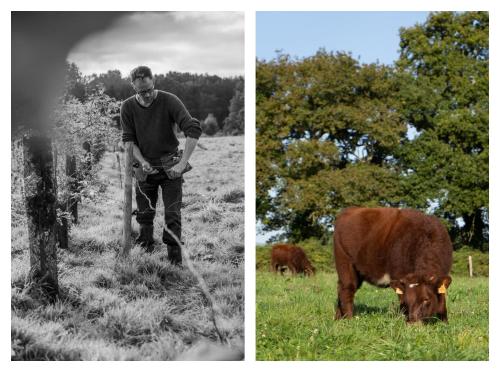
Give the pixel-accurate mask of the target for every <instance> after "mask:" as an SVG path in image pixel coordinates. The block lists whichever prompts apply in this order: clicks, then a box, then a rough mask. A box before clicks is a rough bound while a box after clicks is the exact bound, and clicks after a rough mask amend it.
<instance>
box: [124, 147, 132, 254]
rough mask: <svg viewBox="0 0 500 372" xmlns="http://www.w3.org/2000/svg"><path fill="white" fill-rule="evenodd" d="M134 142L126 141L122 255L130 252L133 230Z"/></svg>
mask: <svg viewBox="0 0 500 372" xmlns="http://www.w3.org/2000/svg"><path fill="white" fill-rule="evenodd" d="M132 158H133V154H132V142H125V189H124V197H123V250H122V255H123V256H128V254H129V253H130V247H131V241H130V233H131V230H132Z"/></svg>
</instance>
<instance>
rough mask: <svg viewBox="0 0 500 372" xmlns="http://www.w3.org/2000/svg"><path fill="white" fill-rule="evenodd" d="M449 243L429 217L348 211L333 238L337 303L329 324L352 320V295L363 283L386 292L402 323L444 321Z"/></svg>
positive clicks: (372, 210)
mask: <svg viewBox="0 0 500 372" xmlns="http://www.w3.org/2000/svg"><path fill="white" fill-rule="evenodd" d="M452 250H453V249H452V245H451V240H450V237H449V235H448V232H447V231H446V229H445V227H444V226H443V224H442V223H441V222H440V221H439V220H438V219H437V218H436V217H434V216H426V215H424V214H423V213H422V212H419V211H416V210H411V209H396V208H358V207H351V208H347V209H345V210H343V211H342V213H341V214H340V215H339V216H338V217H337V221H336V224H335V232H334V255H335V266H336V269H337V274H338V286H337V290H338V302H337V312H336V315H335V319H340V318H350V317H352V315H353V301H354V293H355V292H356V290H357V289H358V288H359V287H360V286H361V283H362V282H363V281H367V282H368V283H371V284H373V285H376V286H379V287H387V286H389V285H390V286H391V287H392V288H393V289H394V290H395V291H396V293H397V294H398V295H399V300H400V309H401V311H402V312H403V313H404V314H405V315H406V320H407V321H408V322H416V321H420V320H427V319H430V318H432V317H433V316H434V315H437V317H438V318H439V319H441V320H443V321H445V322H446V321H447V313H446V289H447V288H448V286H449V285H450V283H451V278H450V276H449V272H450V269H451V264H452Z"/></svg>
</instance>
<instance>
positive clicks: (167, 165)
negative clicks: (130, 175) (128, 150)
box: [132, 150, 193, 182]
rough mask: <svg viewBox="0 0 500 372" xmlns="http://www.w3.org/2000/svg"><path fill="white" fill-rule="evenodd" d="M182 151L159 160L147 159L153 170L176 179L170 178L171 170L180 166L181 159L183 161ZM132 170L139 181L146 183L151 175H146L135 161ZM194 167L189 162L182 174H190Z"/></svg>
mask: <svg viewBox="0 0 500 372" xmlns="http://www.w3.org/2000/svg"><path fill="white" fill-rule="evenodd" d="M182 153H183V151H182V150H177V151H176V152H174V153H171V154H167V155H164V156H162V157H161V158H159V159H146V160H147V161H148V162H149V163H150V164H151V168H153V169H156V170H158V171H160V172H162V171H163V172H165V174H166V175H167V177H168V178H169V179H174V178H177V177H172V176H170V172H169V170H170V169H171V168H172V167H173V166H174V165H176V164H178V163H179V162H180V161H181V159H182ZM132 169H133V170H134V176H135V178H136V179H137V181H140V182H144V181H146V178H147V177H148V176H149V174H147V173H145V172H144V170H143V169H142V166H141V164H140V163H139V162H138V161H137V160H135V159H134V163H132ZM191 169H193V167H192V166H191V164H189V162H188V163H187V164H186V167H185V168H184V170H183V171H182V174H184V173H186V172H189V171H190V170H191Z"/></svg>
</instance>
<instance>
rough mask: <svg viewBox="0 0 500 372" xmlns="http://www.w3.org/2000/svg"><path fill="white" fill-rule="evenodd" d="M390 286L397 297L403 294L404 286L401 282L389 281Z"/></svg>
mask: <svg viewBox="0 0 500 372" xmlns="http://www.w3.org/2000/svg"><path fill="white" fill-rule="evenodd" d="M390 286H391V288H392V289H394V291H396V293H397V294H398V295H402V294H403V293H404V289H405V285H404V283H403V281H402V280H391V283H390Z"/></svg>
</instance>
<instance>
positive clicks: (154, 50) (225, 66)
mask: <svg viewBox="0 0 500 372" xmlns="http://www.w3.org/2000/svg"><path fill="white" fill-rule="evenodd" d="M68 59H69V60H70V61H72V62H75V63H76V64H77V65H78V67H79V68H80V70H81V71H82V72H83V73H84V74H85V75H88V74H91V73H103V72H106V71H108V70H114V69H118V70H120V71H121V72H122V74H128V72H129V71H130V70H131V69H132V68H134V67H135V66H137V65H143V64H144V65H148V66H150V67H151V69H152V70H153V73H158V74H160V73H166V72H168V71H181V72H193V73H208V74H217V75H220V76H234V75H243V74H244V16H243V13H242V12H138V13H124V14H123V16H122V17H121V18H120V19H119V20H117V21H116V22H114V23H113V24H112V25H111V26H110V27H109V28H108V29H107V30H106V31H104V32H101V33H98V34H94V35H91V36H89V37H87V38H86V39H85V40H83V41H82V42H81V43H79V44H78V45H77V46H76V47H75V48H73V50H72V51H71V52H70V54H69V56H68Z"/></svg>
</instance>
